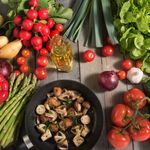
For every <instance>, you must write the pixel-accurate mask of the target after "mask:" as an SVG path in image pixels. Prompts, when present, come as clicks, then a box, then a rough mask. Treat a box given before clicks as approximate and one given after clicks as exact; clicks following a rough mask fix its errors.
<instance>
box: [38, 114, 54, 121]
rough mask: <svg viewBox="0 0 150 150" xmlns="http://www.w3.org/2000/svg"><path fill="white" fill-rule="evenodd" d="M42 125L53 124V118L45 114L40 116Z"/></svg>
mask: <svg viewBox="0 0 150 150" xmlns="http://www.w3.org/2000/svg"><path fill="white" fill-rule="evenodd" d="M39 119H40V122H41V123H46V122H51V121H52V118H50V117H47V116H45V114H43V115H40V116H39Z"/></svg>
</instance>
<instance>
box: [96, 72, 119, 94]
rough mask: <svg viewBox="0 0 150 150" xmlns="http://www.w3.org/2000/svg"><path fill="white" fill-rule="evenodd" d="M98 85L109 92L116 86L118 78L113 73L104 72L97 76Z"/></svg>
mask: <svg viewBox="0 0 150 150" xmlns="http://www.w3.org/2000/svg"><path fill="white" fill-rule="evenodd" d="M98 83H99V85H100V86H102V87H103V88H104V89H106V90H108V91H111V90H113V89H115V88H116V87H117V86H118V83H119V78H118V76H117V74H116V73H115V72H114V71H104V72H102V73H100V74H99V75H98Z"/></svg>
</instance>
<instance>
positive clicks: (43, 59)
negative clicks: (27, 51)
mask: <svg viewBox="0 0 150 150" xmlns="http://www.w3.org/2000/svg"><path fill="white" fill-rule="evenodd" d="M37 65H38V66H40V67H46V66H47V65H48V58H47V57H46V56H39V57H38V58H37Z"/></svg>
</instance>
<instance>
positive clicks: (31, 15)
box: [27, 9, 38, 20]
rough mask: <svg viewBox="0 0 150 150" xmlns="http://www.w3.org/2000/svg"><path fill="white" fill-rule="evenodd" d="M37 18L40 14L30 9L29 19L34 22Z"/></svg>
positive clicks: (28, 12)
mask: <svg viewBox="0 0 150 150" xmlns="http://www.w3.org/2000/svg"><path fill="white" fill-rule="evenodd" d="M37 16H38V13H37V11H36V10H34V9H29V10H28V11H27V17H28V18H29V19H31V20H34V19H36V18H37Z"/></svg>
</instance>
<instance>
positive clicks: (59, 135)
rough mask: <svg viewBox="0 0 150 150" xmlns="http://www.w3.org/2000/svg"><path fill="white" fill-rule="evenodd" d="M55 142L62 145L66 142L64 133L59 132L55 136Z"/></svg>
mask: <svg viewBox="0 0 150 150" xmlns="http://www.w3.org/2000/svg"><path fill="white" fill-rule="evenodd" d="M54 140H55V142H56V143H62V142H63V141H64V140H66V136H65V134H64V133H63V132H61V131H58V132H57V133H56V135H55V136H54Z"/></svg>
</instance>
